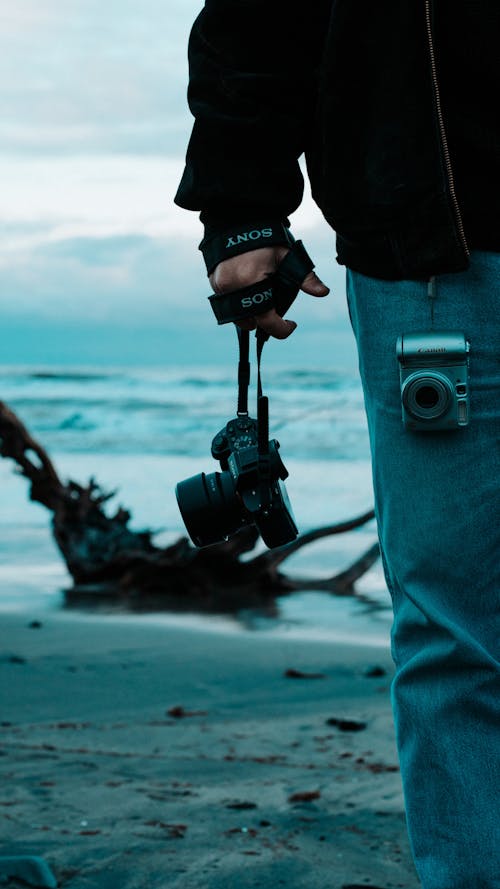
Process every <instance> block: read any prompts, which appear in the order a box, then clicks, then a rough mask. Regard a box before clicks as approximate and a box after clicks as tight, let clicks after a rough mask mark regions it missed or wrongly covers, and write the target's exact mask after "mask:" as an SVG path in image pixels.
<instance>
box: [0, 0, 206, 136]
mask: <svg viewBox="0 0 500 889" xmlns="http://www.w3.org/2000/svg"><path fill="white" fill-rule="evenodd" d="M3 7H4V8H3V9H2V10H1V11H0V144H1V145H2V148H3V150H4V151H16V152H18V151H24V152H31V153H37V152H39V151H40V150H42V151H45V152H47V151H48V150H52V151H58V152H59V153H65V152H67V151H72V150H74V149H75V147H76V144H77V143H79V148H80V150H81V151H89V152H90V151H93V152H96V151H97V152H103V151H109V152H120V153H122V152H125V153H126V152H130V151H138V150H141V151H147V152H150V153H151V152H153V153H154V152H164V151H165V152H169V151H170V152H171V151H172V149H173V148H174V149H175V151H177V152H180V151H181V150H182V147H183V146H184V145H185V141H186V137H187V134H188V131H189V128H190V116H189V111H188V109H187V105H186V101H185V93H186V85H187V77H188V72H187V58H186V55H187V53H186V50H187V39H188V33H189V29H190V27H191V24H192V21H193V19H194V17H195V15H196V13H197V12H198V10H199V7H200V3H199V2H193V0H184V2H181V0H169V2H168V3H165V2H161V0H141V2H139V0H123V2H118V0H107V2H106V3H102V2H98V0H67V2H65V3H64V4H62V3H61V2H56V0H40V2H39V3H38V2H35V0H33V2H31V0H30V2H28V0H18V2H17V3H16V4H10V5H9V8H7V4H3Z"/></svg>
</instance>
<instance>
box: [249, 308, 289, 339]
mask: <svg viewBox="0 0 500 889" xmlns="http://www.w3.org/2000/svg"><path fill="white" fill-rule="evenodd" d="M255 320H256V322H257V326H258V327H260V328H261V329H262V330H263V331H264V332H265V333H267V334H269V336H273V337H275V339H277V340H286V338H287V337H289V336H290V334H291V333H293V331H294V330H295V328H296V327H297V325H296V323H295V321H289V320H288V319H287V318H280V316H279V315H278V313H277V311H276V309H270V311H269V312H263V313H262V315H257V316H256V318H255Z"/></svg>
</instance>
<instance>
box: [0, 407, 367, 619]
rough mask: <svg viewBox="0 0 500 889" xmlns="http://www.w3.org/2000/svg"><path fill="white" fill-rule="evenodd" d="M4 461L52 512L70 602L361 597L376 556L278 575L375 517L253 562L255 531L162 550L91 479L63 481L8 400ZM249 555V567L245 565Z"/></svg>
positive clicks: (3, 417) (216, 603)
mask: <svg viewBox="0 0 500 889" xmlns="http://www.w3.org/2000/svg"><path fill="white" fill-rule="evenodd" d="M0 455H1V456H2V457H7V458H10V459H12V460H14V461H15V463H16V464H17V471H18V472H19V474H21V475H23V476H24V477H25V478H27V479H28V480H29V482H30V492H29V496H30V499H31V500H33V501H36V502H38V503H41V504H43V506H45V507H46V508H47V509H48V510H49V511H50V512H51V513H52V530H53V534H54V538H55V541H56V543H57V546H58V548H59V550H60V552H61V555H62V557H63V559H64V561H65V563H66V565H67V568H68V571H69V573H70V574H71V577H72V579H73V587H72V588H71V589H68V590H66V591H65V592H66V599H67V602H68V603H71V602H78V603H81V602H82V601H85V602H88V601H95V602H103V601H109V600H112V601H116V602H119V603H121V604H123V605H127V606H128V607H134V608H148V607H154V608H159V607H161V608H169V609H173V610H193V609H197V610H203V611H212V612H224V611H225V612H227V611H234V610H237V609H241V608H248V607H263V606H264V607H267V609H268V610H270V611H272V610H273V606H274V600H275V597H276V596H278V595H279V596H282V595H286V594H289V593H293V592H294V591H298V590H307V589H314V590H324V591H327V592H329V593H331V594H333V595H335V596H353V595H358V596H359V594H357V593H356V590H355V586H354V585H355V583H356V581H357V580H358V579H359V578H360V577H361V576H362V575H363V574H364V573H365V572H366V571H367V570H368V569H369V568H370V567H371V565H373V563H374V562H375V561H376V560H377V558H378V556H379V548H378V544H377V543H374V544H373V546H371V547H370V548H369V549H368V550H367V551H366V552H365V553H363V554H362V555H361V556H360V557H359V558H358V559H357V560H356V561H355V562H354V563H353V564H352V565H350V566H349V567H348V568H347V569H346V570H344V571H341V572H340V573H337V574H334V575H332V576H331V577H328V578H316V579H313V578H298V577H291V576H289V575H286V574H283V573H282V572H281V571H280V570H279V567H280V565H281V564H282V563H283V562H284V561H285V560H286V559H287V558H289V556H291V555H292V554H293V553H296V552H297V551H298V550H299V549H301V548H302V547H303V546H305V545H306V544H308V543H311V542H313V541H314V540H319V539H320V538H322V537H327V536H330V535H333V534H340V533H343V532H345V531H350V530H352V529H354V528H358V527H360V526H361V525H364V524H365V523H366V522H368V521H370V519H372V518H373V517H374V513H373V510H369V511H368V512H366V513H364V514H363V515H360V516H357V517H356V518H354V519H351V520H349V521H346V522H341V523H339V524H334V525H327V526H326V527H321V528H317V529H316V530H313V531H309V532H307V533H305V534H301V535H300V536H299V537H297V539H296V540H294V541H293V542H292V543H289V544H286V545H285V546H282V547H279V548H277V549H274V550H270V551H266V552H263V553H259V554H257V555H255V556H254V557H253V558H252V557H250V556H248V554H249V553H251V552H252V550H253V549H254V548H255V546H256V544H257V542H258V540H259V535H258V532H257V531H256V529H255V528H254V527H253V526H252V527H248V528H245V529H243V530H242V531H240V532H239V533H238V534H236V535H235V536H234V537H232V538H231V539H230V540H228V541H227V542H223V543H220V544H214V545H213V546H210V547H206V548H204V549H197V548H195V547H194V546H192V545H191V544H190V542H189V541H188V539H187V538H186V537H181V538H180V539H179V540H177V541H176V542H175V543H173V544H172V545H170V546H167V547H164V548H161V547H158V546H155V544H154V543H153V541H152V537H153V534H154V532H152V531H150V530H145V531H133V530H131V529H130V528H129V527H128V523H129V520H130V518H131V514H130V513H129V512H128V511H127V510H125V509H123V508H122V507H119V508H118V509H117V511H116V512H115V513H114V514H112V515H107V514H106V512H105V510H104V508H103V507H104V505H105V504H106V503H107V502H108V501H109V500H110V499H111V498H112V497H114V496H115V494H116V492H115V491H112V492H109V493H104V492H103V491H102V489H101V487H100V486H99V485H98V484H97V483H96V481H95V480H94V479H93V478H91V479H90V481H89V483H88V485H86V486H85V485H80V484H78V483H77V482H74V481H71V480H70V481H67V482H63V481H62V480H61V479H60V477H59V475H58V473H57V471H56V469H55V467H54V465H53V463H52V461H51V460H50V458H49V457H48V455H47V453H46V451H45V450H44V449H43V448H42V447H41V445H40V444H39V443H38V442H37V441H35V439H34V438H33V437H32V436H31V435H30V433H29V432H28V430H27V429H26V427H25V426H24V425H23V424H22V422H21V421H20V420H19V418H18V417H17V416H16V414H15V413H14V412H13V411H12V410H11V409H10V408H9V407H8V406H7V405H6V404H5V403H3V402H1V401H0ZM244 554H247V558H245V560H241V558H240V557H241V556H242V555H244ZM360 598H364V597H360Z"/></svg>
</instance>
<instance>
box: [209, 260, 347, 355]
mask: <svg viewBox="0 0 500 889" xmlns="http://www.w3.org/2000/svg"><path fill="white" fill-rule="evenodd" d="M288 252H289V251H288V247H261V248H260V249H258V250H250V251H249V252H248V253H240V254H239V256H232V257H231V259H225V260H224V261H223V262H220V263H219V265H217V266H216V267H215V269H214V271H213V272H212V274H211V275H210V276H209V281H210V284H211V285H212V287H213V291H214V293H230V292H231V291H232V290H239V289H240V288H241V287H248V286H249V285H250V284H254V283H255V282H256V281H262V280H263V279H264V278H266V277H267V276H268V275H273V274H274V272H275V271H276V269H277V268H278V266H279V264H280V262H281V261H282V260H283V259H284V258H285V256H286V255H287V253H288ZM300 289H301V290H303V291H304V293H310V294H311V296H326V295H327V294H328V293H329V292H330V290H329V288H328V287H327V286H326V284H323V282H322V281H320V279H319V278H318V276H317V275H315V274H314V272H309V274H308V275H306V277H305V278H304V280H303V281H302V285H301V288H300ZM238 327H241V329H242V330H255V328H256V327H261V328H262V330H264V331H265V333H267V334H269V335H270V336H273V337H275V338H276V339H278V340H284V339H286V338H287V337H288V336H290V334H291V333H293V331H294V330H295V328H296V327H297V325H296V323H295V321H289V320H288V319H284V318H280V316H279V315H278V313H277V311H276V309H270V310H269V312H263V313H262V314H261V315H254V316H253V317H251V318H246V319H245V320H244V321H238Z"/></svg>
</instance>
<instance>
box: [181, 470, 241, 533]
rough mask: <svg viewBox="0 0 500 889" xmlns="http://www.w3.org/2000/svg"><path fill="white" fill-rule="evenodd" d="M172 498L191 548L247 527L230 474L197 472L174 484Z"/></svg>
mask: <svg viewBox="0 0 500 889" xmlns="http://www.w3.org/2000/svg"><path fill="white" fill-rule="evenodd" d="M175 496H176V497H177V503H178V505H179V509H180V511H181V515H182V518H183V521H184V524H185V526H186V529H187V532H188V534H189V536H190V538H191V540H192V541H193V543H194V544H195V546H209V544H211V543H220V542H221V541H222V540H224V539H225V538H226V537H229V536H230V535H231V534H235V533H236V531H238V530H239V529H240V528H241V527H242V526H243V525H245V524H248V519H247V513H246V510H245V508H244V506H243V504H242V502H241V500H240V498H239V497H238V495H237V493H236V490H235V486H234V482H233V479H232V476H231V473H230V472H211V473H205V472H201V473H199V475H193V476H191V478H187V479H184V481H181V482H179V483H178V484H177V486H176V488H175Z"/></svg>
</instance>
